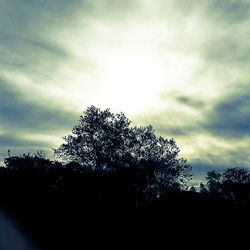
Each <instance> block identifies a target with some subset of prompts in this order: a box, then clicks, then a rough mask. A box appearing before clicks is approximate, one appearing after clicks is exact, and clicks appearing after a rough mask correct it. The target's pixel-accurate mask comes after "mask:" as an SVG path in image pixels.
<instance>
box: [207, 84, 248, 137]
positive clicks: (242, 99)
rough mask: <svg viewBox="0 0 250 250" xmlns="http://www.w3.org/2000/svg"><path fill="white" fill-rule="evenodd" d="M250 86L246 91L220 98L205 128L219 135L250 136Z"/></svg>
mask: <svg viewBox="0 0 250 250" xmlns="http://www.w3.org/2000/svg"><path fill="white" fill-rule="evenodd" d="M249 93H250V87H248V86H245V88H244V93H240V94H239V93H233V94H230V95H227V96H225V97H223V98H221V99H220V100H219V102H218V103H217V104H216V105H215V107H214V111H213V112H211V114H210V115H209V116H208V121H207V123H206V124H204V128H205V129H207V130H208V131H209V132H210V133H212V134H213V135H215V136H218V137H226V138H228V139H230V138H239V139H241V140H242V139H243V138H244V137H249V133H250V126H249V124H250V113H249V110H250V94H249Z"/></svg>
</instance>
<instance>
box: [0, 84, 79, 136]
mask: <svg viewBox="0 0 250 250" xmlns="http://www.w3.org/2000/svg"><path fill="white" fill-rule="evenodd" d="M27 92H29V90H28V89H27ZM27 94H28V93H27ZM29 94H32V93H29ZM76 119H78V117H76V115H74V114H73V113H70V112H66V111H65V110H64V109H59V108H53V107H51V108H48V107H47V106H46V105H41V104H36V103H29V102H27V101H25V99H23V97H22V95H21V94H20V93H18V92H17V91H16V90H14V89H12V88H11V87H10V86H7V85H6V84H5V83H4V82H3V81H0V122H1V127H4V128H6V129H8V130H12V131H15V130H18V131H26V132H41V131H43V132H45V131H60V130H65V129H67V128H72V126H73V123H74V121H76Z"/></svg>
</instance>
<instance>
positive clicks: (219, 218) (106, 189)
mask: <svg viewBox="0 0 250 250" xmlns="http://www.w3.org/2000/svg"><path fill="white" fill-rule="evenodd" d="M64 140H65V143H63V144H62V145H61V146H60V147H59V148H58V149H54V153H55V155H56V156H57V157H60V158H61V159H62V160H63V161H52V160H50V159H47V158H46V156H45V155H44V154H43V153H41V152H38V153H36V154H34V155H30V154H24V155H21V156H12V157H8V158H6V159H5V166H3V167H1V168H0V197H1V199H0V206H1V207H2V208H4V209H5V211H7V212H8V213H9V214H10V215H11V216H12V217H13V218H16V220H17V221H19V222H20V223H21V224H22V225H24V228H25V230H27V231H28V233H29V234H30V235H31V236H32V238H33V239H34V240H35V241H36V242H38V245H39V246H41V247H42V248H44V249H49V248H50V249H62V248H64V247H66V246H67V247H66V248H67V249H79V244H80V245H81V246H83V245H84V244H85V243H86V242H87V241H90V239H91V242H92V244H94V242H95V241H96V240H97V239H98V240H100V239H102V240H103V241H108V242H109V243H110V242H111V241H112V240H114V239H115V238H117V237H122V238H123V240H124V237H125V238H126V237H127V240H130V241H131V238H129V239H128V237H132V235H138V233H140V234H141V233H142V232H144V233H145V235H146V232H148V233H149V232H150V233H151V235H149V237H152V234H153V233H154V232H157V233H159V231H158V230H159V228H160V226H159V225H161V226H163V228H164V230H163V231H162V232H165V234H166V235H165V236H166V237H168V239H169V240H170V239H171V234H172V233H173V232H175V231H176V230H177V231H178V230H180V229H182V230H183V228H186V227H187V226H188V227H189V228H193V229H194V225H196V226H197V225H200V226H202V227H203V225H204V224H206V226H208V225H212V224H214V225H216V223H217V222H218V223H220V227H221V225H223V224H224V225H228V227H229V228H231V226H232V225H233V224H234V223H241V222H244V223H245V222H247V220H249V213H248V211H249V207H250V174H249V172H248V170H247V169H245V168H239V167H235V168H228V169H225V170H224V172H223V173H220V172H218V171H216V170H213V171H209V172H208V173H207V175H206V176H205V180H206V181H205V182H204V183H201V186H200V190H195V188H193V187H191V188H190V186H189V181H190V180H191V178H192V168H191V166H190V165H189V164H188V163H187V160H186V159H183V158H180V157H179V156H178V153H179V148H178V147H177V145H176V143H175V141H174V140H173V139H170V140H168V139H164V138H162V137H158V136H156V135H155V131H154V129H153V128H152V126H146V127H132V126H131V122H130V121H129V120H128V119H127V118H126V117H125V115H124V114H123V113H120V114H113V113H111V112H110V110H109V109H107V110H104V111H101V110H100V109H98V108H96V107H94V106H91V107H89V108H88V109H87V110H86V111H85V112H84V115H83V116H81V117H80V120H79V121H78V124H77V125H76V126H75V127H74V128H73V130H72V134H71V135H68V136H66V137H64ZM239 225H240V224H238V226H239ZM214 230H216V228H215V229H214ZM132 233H133V234H132ZM145 235H144V237H145ZM84 242H85V243H84ZM73 244H74V246H73Z"/></svg>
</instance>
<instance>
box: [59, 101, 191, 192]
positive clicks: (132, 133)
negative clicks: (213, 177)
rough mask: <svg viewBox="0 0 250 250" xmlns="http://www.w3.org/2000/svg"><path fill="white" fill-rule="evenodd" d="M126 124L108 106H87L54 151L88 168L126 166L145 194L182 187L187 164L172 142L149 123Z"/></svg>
mask: <svg viewBox="0 0 250 250" xmlns="http://www.w3.org/2000/svg"><path fill="white" fill-rule="evenodd" d="M130 124H131V122H130V120H128V118H127V117H126V116H125V115H124V114H123V113H120V114H113V113H111V112H110V110H109V109H106V110H104V111H101V110H100V109H99V108H96V107H94V106H91V107H89V108H87V110H86V111H85V112H84V115H83V116H80V120H79V121H78V124H77V125H76V126H75V127H74V128H73V130H72V134H71V135H68V136H65V137H63V138H64V140H65V143H64V144H62V145H61V146H60V147H59V148H58V149H54V153H55V155H57V156H59V157H61V158H63V159H64V160H66V161H74V162H78V163H79V164H80V165H81V166H82V167H83V168H85V169H89V170H90V171H95V172H110V171H117V170H118V169H121V168H129V169H131V173H132V175H133V176H134V177H133V178H134V179H135V182H136V188H137V189H138V191H140V192H144V193H147V194H148V195H149V196H157V195H162V194H164V193H165V192H166V191H167V190H169V189H178V190H179V189H182V188H186V184H187V182H188V181H189V180H190V178H191V167H190V166H189V165H188V164H187V161H186V160H185V159H183V158H178V153H179V148H178V147H177V145H176V143H175V141H174V140H173V139H171V140H168V139H164V138H162V137H157V136H156V135H155V131H154V129H153V127H152V126H151V125H149V126H145V127H130Z"/></svg>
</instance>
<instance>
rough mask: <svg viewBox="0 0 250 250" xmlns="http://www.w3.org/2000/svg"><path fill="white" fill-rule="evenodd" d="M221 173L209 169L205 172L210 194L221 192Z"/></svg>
mask: <svg viewBox="0 0 250 250" xmlns="http://www.w3.org/2000/svg"><path fill="white" fill-rule="evenodd" d="M221 178H222V176H221V174H220V173H219V172H218V171H217V170H211V171H208V172H207V175H206V177H205V179H206V181H207V185H206V186H207V189H208V191H209V192H210V193H212V194H219V193H220V192H221V188H222V185H221Z"/></svg>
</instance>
